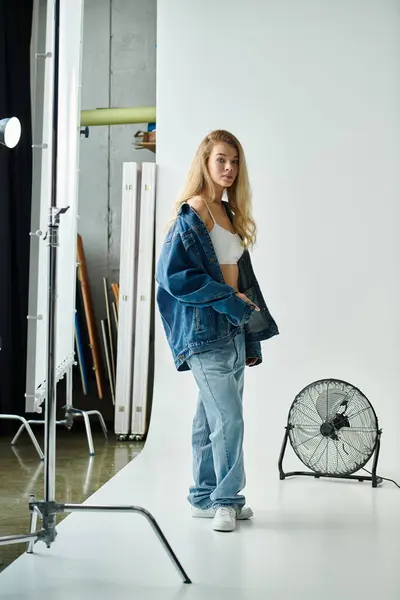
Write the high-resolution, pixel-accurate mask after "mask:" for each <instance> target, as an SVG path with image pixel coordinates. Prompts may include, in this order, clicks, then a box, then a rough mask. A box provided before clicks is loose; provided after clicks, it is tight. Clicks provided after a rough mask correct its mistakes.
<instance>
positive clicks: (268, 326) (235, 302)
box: [156, 203, 279, 371]
mask: <svg viewBox="0 0 400 600" xmlns="http://www.w3.org/2000/svg"><path fill="white" fill-rule="evenodd" d="M227 212H228V215H229V211H227ZM229 216H230V215H229ZM238 268H239V284H238V288H239V291H240V292H242V293H244V294H246V296H247V297H248V298H249V299H250V300H252V302H254V304H256V305H257V306H258V307H259V308H260V312H258V311H255V310H254V307H253V306H252V305H250V304H249V303H248V302H245V301H244V300H242V299H241V298H240V297H238V296H236V295H235V294H236V292H235V290H234V289H233V288H232V287H231V286H229V285H226V283H225V282H224V278H223V275H222V271H221V267H220V265H219V263H218V260H217V257H216V254H215V251H214V247H213V244H212V241H211V238H210V235H209V233H208V230H207V227H206V226H205V224H204V222H203V220H202V219H201V218H200V217H199V215H198V214H197V212H196V211H195V210H194V209H193V208H192V207H191V206H190V205H189V204H187V203H184V204H182V206H181V208H180V210H179V213H178V218H177V220H176V221H175V223H174V225H173V226H172V227H171V229H170V230H169V232H168V234H167V236H166V239H165V240H164V244H163V246H162V249H161V253H160V256H159V259H158V262H157V268H156V281H157V284H158V289H157V304H158V308H159V311H160V315H161V320H162V323H163V326H164V330H165V333H166V336H167V339H168V343H169V346H170V348H171V351H172V355H173V358H174V362H175V366H176V368H177V369H178V371H187V370H189V366H188V364H187V362H186V361H187V358H188V357H189V356H190V355H191V354H194V353H199V352H204V351H206V350H211V349H212V348H216V347H218V345H219V344H221V343H223V342H225V341H227V340H229V339H231V338H233V337H234V336H235V335H237V334H238V333H240V332H241V331H243V330H244V334H245V344H246V358H257V362H256V363H255V364H256V365H259V364H260V363H261V362H262V354H261V344H260V342H261V341H262V340H267V339H269V338H271V337H272V336H274V335H277V334H278V333H279V331H278V327H277V325H276V323H275V321H274V319H273V318H272V316H271V314H270V312H269V310H268V308H267V305H266V303H265V301H264V298H263V296H262V293H261V290H260V286H259V285H258V282H257V279H256V277H255V274H254V271H253V267H252V264H251V260H250V254H249V252H248V250H245V251H244V253H243V255H242V257H241V258H240V260H239V262H238Z"/></svg>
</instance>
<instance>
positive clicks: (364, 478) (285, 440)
mask: <svg viewBox="0 0 400 600" xmlns="http://www.w3.org/2000/svg"><path fill="white" fill-rule="evenodd" d="M289 431H290V426H288V427H286V432H285V437H284V438H283V443H282V448H281V453H280V456H279V465H278V466H279V479H280V480H281V481H283V480H284V479H286V478H287V477H296V476H305V477H314V478H315V479H319V478H320V477H325V478H328V479H350V480H353V481H361V482H363V481H371V482H372V487H373V488H377V487H378V485H379V484H381V483H382V481H383V480H382V478H381V477H378V476H377V474H376V470H377V466H378V458H379V452H380V448H381V435H382V430H379V431H378V437H377V440H376V446H375V450H374V462H373V466H372V474H371V475H332V474H329V473H316V472H314V471H292V472H290V473H285V472H284V470H283V459H284V456H285V452H286V447H287V443H288V439H289Z"/></svg>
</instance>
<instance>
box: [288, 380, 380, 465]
mask: <svg viewBox="0 0 400 600" xmlns="http://www.w3.org/2000/svg"><path fill="white" fill-rule="evenodd" d="M288 429H289V440H290V443H291V446H292V448H293V450H294V452H295V453H296V454H297V456H298V457H299V459H300V460H301V461H302V463H303V464H305V465H306V466H307V467H308V468H309V469H311V470H312V471H314V472H315V473H320V474H325V475H332V476H345V475H351V474H352V473H355V472H356V471H358V470H360V469H361V468H363V467H364V466H365V465H366V464H367V463H368V461H369V460H370V458H371V456H372V454H373V453H374V451H375V447H376V444H377V441H378V434H379V430H378V419H377V416H376V414H375V411H374V409H373V407H372V405H371V403H370V402H369V400H368V399H367V398H366V396H365V395H364V394H363V393H362V392H361V391H360V390H359V389H358V388H356V387H354V386H353V385H351V384H349V383H347V382H345V381H341V380H338V379H324V380H320V381H317V382H315V383H312V384H310V385H308V386H307V387H306V388H304V389H303V390H302V391H301V392H300V393H299V394H298V395H297V396H296V398H295V400H294V402H293V404H292V406H291V408H290V411H289V416H288Z"/></svg>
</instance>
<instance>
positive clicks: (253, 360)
mask: <svg viewBox="0 0 400 600" xmlns="http://www.w3.org/2000/svg"><path fill="white" fill-rule="evenodd" d="M257 361H258V358H248V359H247V360H246V365H247V366H248V367H252V366H253V365H255V364H256V362H257Z"/></svg>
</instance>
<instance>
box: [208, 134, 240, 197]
mask: <svg viewBox="0 0 400 600" xmlns="http://www.w3.org/2000/svg"><path fill="white" fill-rule="evenodd" d="M208 172H209V174H210V177H211V179H212V180H213V182H214V183H215V184H216V185H217V186H219V187H222V188H229V187H231V185H233V183H234V181H235V179H236V177H237V174H238V172H239V156H238V153H237V150H236V149H235V148H234V147H233V146H231V145H230V144H226V143H225V142H218V143H217V144H215V145H214V147H213V149H212V151H211V154H210V158H209V159H208Z"/></svg>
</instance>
